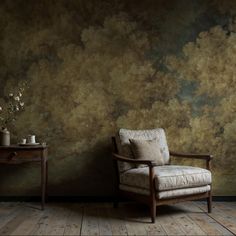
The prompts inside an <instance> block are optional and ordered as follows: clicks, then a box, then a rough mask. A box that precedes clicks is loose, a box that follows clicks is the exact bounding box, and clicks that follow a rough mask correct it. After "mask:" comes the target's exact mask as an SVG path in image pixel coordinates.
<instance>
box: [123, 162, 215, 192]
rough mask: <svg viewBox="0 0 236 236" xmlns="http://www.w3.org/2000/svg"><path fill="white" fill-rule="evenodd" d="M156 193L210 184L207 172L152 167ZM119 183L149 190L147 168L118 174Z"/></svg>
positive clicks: (190, 168) (186, 168)
mask: <svg viewBox="0 0 236 236" xmlns="http://www.w3.org/2000/svg"><path fill="white" fill-rule="evenodd" d="M154 176H155V177H154V184H155V188H156V191H165V190H173V189H182V188H192V187H199V186H205V185H208V184H211V172H210V171H209V170H206V169H203V168H199V167H192V166H178V165H164V166H156V167H154ZM120 183H121V184H125V185H128V186H133V187H138V188H143V189H149V168H148V167H143V168H133V169H130V170H127V171H125V172H124V173H121V174H120Z"/></svg>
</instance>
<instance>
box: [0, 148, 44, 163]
mask: <svg viewBox="0 0 236 236" xmlns="http://www.w3.org/2000/svg"><path fill="white" fill-rule="evenodd" d="M40 160H41V151H40V150H34V152H32V151H30V150H29V151H28V150H1V152H0V163H9V164H11V163H12V164H14V163H22V162H31V161H40Z"/></svg>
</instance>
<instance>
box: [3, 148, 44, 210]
mask: <svg viewBox="0 0 236 236" xmlns="http://www.w3.org/2000/svg"><path fill="white" fill-rule="evenodd" d="M47 153H48V147H47V146H46V145H35V146H20V145H10V146H0V164H7V165H17V164H22V163H27V162H40V163H41V196H42V205H41V207H42V210H44V205H45V198H46V195H47V182H48V157H47Z"/></svg>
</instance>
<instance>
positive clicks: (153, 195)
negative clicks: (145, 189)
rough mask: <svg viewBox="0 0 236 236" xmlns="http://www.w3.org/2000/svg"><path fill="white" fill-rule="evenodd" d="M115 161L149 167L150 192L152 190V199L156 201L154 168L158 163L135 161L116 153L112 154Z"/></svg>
mask: <svg viewBox="0 0 236 236" xmlns="http://www.w3.org/2000/svg"><path fill="white" fill-rule="evenodd" d="M112 156H113V159H114V160H116V161H123V162H128V163H134V164H144V165H147V166H148V168H149V190H150V197H151V199H152V200H153V201H154V199H155V190H154V168H153V167H154V166H156V163H155V162H154V161H151V160H135V159H131V158H127V157H124V156H121V155H118V154H116V153H112Z"/></svg>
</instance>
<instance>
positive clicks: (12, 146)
mask: <svg viewBox="0 0 236 236" xmlns="http://www.w3.org/2000/svg"><path fill="white" fill-rule="evenodd" d="M46 148H48V146H47V145H42V144H39V145H31V146H24V145H19V144H11V145H10V146H0V150H1V149H24V150H25V149H46Z"/></svg>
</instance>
